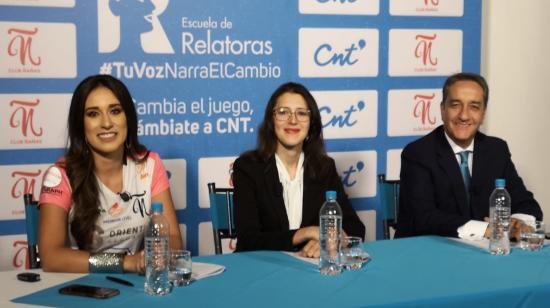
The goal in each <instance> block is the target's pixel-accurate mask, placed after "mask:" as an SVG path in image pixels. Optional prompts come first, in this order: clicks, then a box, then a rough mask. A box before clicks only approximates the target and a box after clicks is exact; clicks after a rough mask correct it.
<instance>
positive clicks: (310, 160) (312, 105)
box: [255, 82, 327, 177]
mask: <svg viewBox="0 0 550 308" xmlns="http://www.w3.org/2000/svg"><path fill="white" fill-rule="evenodd" d="M285 93H294V94H298V95H300V96H302V97H303V98H304V100H305V101H306V104H307V108H308V109H309V111H310V120H309V131H308V133H307V137H306V139H305V140H304V144H303V147H302V150H303V151H304V156H305V159H304V167H306V166H308V168H304V169H306V170H308V172H309V176H312V177H316V176H318V175H322V174H324V171H325V170H326V167H327V164H325V163H324V161H325V160H326V159H327V154H326V151H325V142H324V140H323V125H322V123H321V114H320V113H319V108H318V107H317V103H316V102H315V99H314V98H313V96H312V95H311V93H310V92H309V91H308V89H307V88H306V87H304V86H303V85H301V84H299V83H295V82H288V83H285V84H282V85H281V86H279V87H278V88H277V89H276V90H275V92H273V94H271V97H270V98H269V101H268V103H267V106H266V107H265V113H264V119H263V121H262V123H261V124H260V128H259V131H258V144H257V148H256V151H255V153H256V155H257V156H259V158H260V159H261V160H263V161H264V162H266V161H268V160H269V159H270V158H271V157H272V156H273V155H274V154H275V151H276V150H277V136H276V135H275V124H274V116H273V109H275V106H276V104H277V100H278V99H279V97H281V96H282V95H283V94H285Z"/></svg>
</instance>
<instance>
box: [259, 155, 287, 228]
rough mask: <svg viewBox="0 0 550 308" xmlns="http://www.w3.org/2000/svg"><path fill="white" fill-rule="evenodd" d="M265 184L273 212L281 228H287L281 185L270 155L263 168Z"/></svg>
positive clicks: (273, 160)
mask: <svg viewBox="0 0 550 308" xmlns="http://www.w3.org/2000/svg"><path fill="white" fill-rule="evenodd" d="M264 175H265V183H264V184H265V186H266V189H267V192H268V194H269V199H270V200H272V203H271V204H272V205H273V209H274V211H275V213H277V216H278V218H279V221H280V223H281V225H282V226H283V228H286V229H288V228H289V224H288V216H287V214H286V208H285V201H284V199H283V186H282V185H281V181H280V180H279V173H278V171H277V165H276V164H275V156H273V157H271V158H270V159H269V161H268V163H267V165H266V167H265V169H264Z"/></svg>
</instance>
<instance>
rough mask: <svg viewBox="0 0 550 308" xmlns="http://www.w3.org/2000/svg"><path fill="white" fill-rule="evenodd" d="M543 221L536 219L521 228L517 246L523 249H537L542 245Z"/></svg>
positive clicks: (543, 235)
mask: <svg viewBox="0 0 550 308" xmlns="http://www.w3.org/2000/svg"><path fill="white" fill-rule="evenodd" d="M544 237H545V227H544V222H542V221H536V222H535V223H534V224H530V225H528V226H527V227H526V228H523V229H522V230H521V232H520V234H519V247H521V249H523V250H530V251H538V250H541V249H542V246H543V245H544Z"/></svg>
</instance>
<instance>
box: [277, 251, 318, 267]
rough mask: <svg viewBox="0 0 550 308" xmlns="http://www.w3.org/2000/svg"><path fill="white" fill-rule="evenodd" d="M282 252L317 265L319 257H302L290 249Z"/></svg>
mask: <svg viewBox="0 0 550 308" xmlns="http://www.w3.org/2000/svg"><path fill="white" fill-rule="evenodd" d="M283 252H284V253H286V254H287V255H289V256H293V257H294V258H296V259H299V260H302V261H304V262H307V263H311V264H314V265H319V258H306V257H302V256H300V255H299V254H298V253H297V252H292V251H283Z"/></svg>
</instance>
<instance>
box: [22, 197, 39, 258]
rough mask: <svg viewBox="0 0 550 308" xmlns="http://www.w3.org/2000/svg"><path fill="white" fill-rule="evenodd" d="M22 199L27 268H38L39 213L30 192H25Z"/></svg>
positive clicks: (36, 203)
mask: <svg viewBox="0 0 550 308" xmlns="http://www.w3.org/2000/svg"><path fill="white" fill-rule="evenodd" d="M23 200H24V201H25V227H26V231H27V248H28V254H27V255H28V257H29V268H40V257H39V255H38V223H39V220H40V213H39V212H38V202H36V201H34V200H33V196H32V194H25V195H24V196H23Z"/></svg>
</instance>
